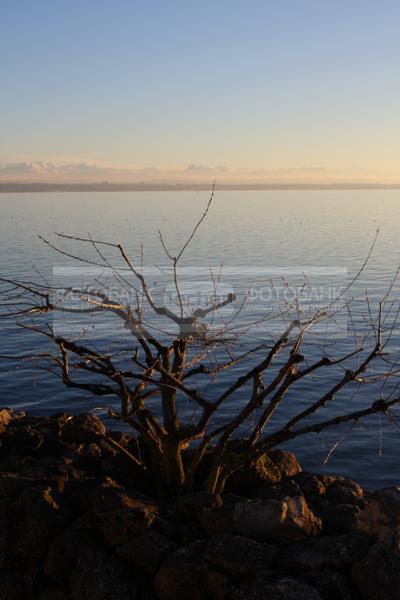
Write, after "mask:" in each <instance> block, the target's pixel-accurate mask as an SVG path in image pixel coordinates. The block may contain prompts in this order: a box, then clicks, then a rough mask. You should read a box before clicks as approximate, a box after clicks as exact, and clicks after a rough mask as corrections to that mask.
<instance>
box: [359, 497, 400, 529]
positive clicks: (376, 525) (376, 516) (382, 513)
mask: <svg viewBox="0 0 400 600" xmlns="http://www.w3.org/2000/svg"><path fill="white" fill-rule="evenodd" d="M398 526H400V487H390V488H385V489H383V490H380V491H378V492H375V493H373V494H371V495H370V496H369V499H368V504H367V506H366V507H365V508H364V509H363V510H361V511H360V512H359V513H358V514H357V517H356V525H355V527H356V529H357V530H358V531H361V532H362V533H365V534H367V535H372V536H374V537H376V538H379V539H384V538H385V537H386V536H387V535H388V534H389V533H390V532H391V531H392V530H393V529H394V528H397V527H398Z"/></svg>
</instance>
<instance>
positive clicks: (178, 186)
mask: <svg viewBox="0 0 400 600" xmlns="http://www.w3.org/2000/svg"><path fill="white" fill-rule="evenodd" d="M211 188H212V184H210V183H204V182H185V181H183V182H168V181H167V182H131V183H123V182H121V183H118V182H108V181H103V182H96V181H93V182H88V183H87V182H46V181H42V182H39V181H31V182H25V181H0V193H35V192H102V191H121V192H125V191H126V192H139V191H141V192H144V191H148V192H152V191H153V192H155V191H166V192H167V191H196V192H200V191H211ZM215 189H216V190H220V191H257V190H259V191H279V190H282V191H285V190H286V191H290V190H293V191H296V190H297V191H301V190H310V191H311V190H343V191H345V190H396V189H400V182H398V183H393V182H387V183H384V182H383V183H379V182H370V183H367V182H357V181H352V182H349V181H337V182H326V183H322V182H304V183H302V182H290V181H288V182H276V183H273V182H266V183H250V182H243V183H224V182H222V183H218V182H215Z"/></svg>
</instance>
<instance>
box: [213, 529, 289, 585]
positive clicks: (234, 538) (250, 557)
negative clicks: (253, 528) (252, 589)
mask: <svg viewBox="0 0 400 600" xmlns="http://www.w3.org/2000/svg"><path fill="white" fill-rule="evenodd" d="M277 554H278V551H277V549H276V547H275V546H274V545H272V544H265V543H260V542H255V541H254V540H250V539H249V538H246V537H243V536H240V535H232V534H220V535H215V536H213V537H212V538H210V539H209V540H208V541H207V544H206V547H205V554H204V556H205V558H206V559H207V560H208V562H210V563H211V564H212V565H214V566H215V567H217V568H218V569H221V570H223V571H226V572H227V573H228V574H230V575H233V576H243V575H250V574H254V573H256V572H257V571H259V570H264V569H268V568H270V567H271V565H272V563H273V561H274V559H275V557H276V555H277Z"/></svg>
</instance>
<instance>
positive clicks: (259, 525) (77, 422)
mask: <svg viewBox="0 0 400 600" xmlns="http://www.w3.org/2000/svg"><path fill="white" fill-rule="evenodd" d="M124 450H126V451H128V452H130V453H134V452H135V451H136V441H135V439H134V438H131V437H130V436H129V435H128V434H124V433H120V432H109V433H107V432H106V431H105V428H104V425H103V424H102V423H101V421H100V420H99V419H97V418H96V417H95V416H93V415H90V414H82V415H78V416H70V415H67V414H59V415H54V416H50V417H40V418H38V417H32V416H28V415H23V414H18V415H15V414H13V413H12V411H10V410H8V409H2V410H0V600H17V599H20V598H21V599H24V600H30V599H32V600H33V599H36V598H37V599H40V600H135V599H137V600H152V599H154V600H157V599H159V600H253V599H254V600H256V599H257V600H262V599H265V600H340V599H342V600H357V599H358V600H395V599H396V598H400V591H399V590H400V529H399V524H400V488H387V489H384V490H380V491H376V492H373V493H367V492H366V491H364V490H363V489H362V488H361V487H360V486H359V485H358V484H357V483H355V482H354V481H352V480H350V479H347V478H345V477H340V476H330V475H318V474H312V473H307V472H305V471H302V469H301V467H300V465H299V463H298V461H297V459H296V458H295V456H294V455H293V454H291V453H290V452H286V451H281V450H276V451H273V452H270V453H269V455H268V456H266V455H264V456H263V457H261V458H260V459H259V461H258V462H257V464H256V465H254V467H253V468H252V469H249V470H247V471H246V472H245V473H244V472H243V473H238V474H236V475H235V477H234V478H232V480H231V481H230V483H229V487H228V489H227V490H226V492H225V493H224V494H223V495H222V496H212V495H208V494H204V493H196V494H191V495H184V496H181V497H180V498H179V499H178V500H176V501H174V502H173V503H167V502H161V501H160V500H159V499H155V497H154V495H153V494H152V488H151V481H146V480H144V479H143V476H141V475H139V474H138V473H136V472H135V470H134V468H133V467H132V464H131V463H129V462H128V460H127V454H126V453H125V452H124Z"/></svg>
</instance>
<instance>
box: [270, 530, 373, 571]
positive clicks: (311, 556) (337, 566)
mask: <svg viewBox="0 0 400 600" xmlns="http://www.w3.org/2000/svg"><path fill="white" fill-rule="evenodd" d="M370 546H371V544H370V542H369V540H368V539H366V538H365V537H364V536H362V535H359V534H351V535H337V536H334V535H332V536H326V537H320V536H318V537H315V538H311V539H308V540H301V541H298V542H294V543H292V544H290V546H287V547H286V548H283V549H282V550H281V552H280V554H279V556H278V558H277V561H276V562H277V565H278V567H279V568H282V569H284V570H285V571H289V572H292V573H293V572H307V571H319V570H321V569H332V570H338V571H345V570H347V571H348V570H350V569H351V568H352V566H353V564H354V562H355V561H356V560H361V559H362V558H363V557H364V556H365V555H366V554H367V552H368V550H369V548H370Z"/></svg>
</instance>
